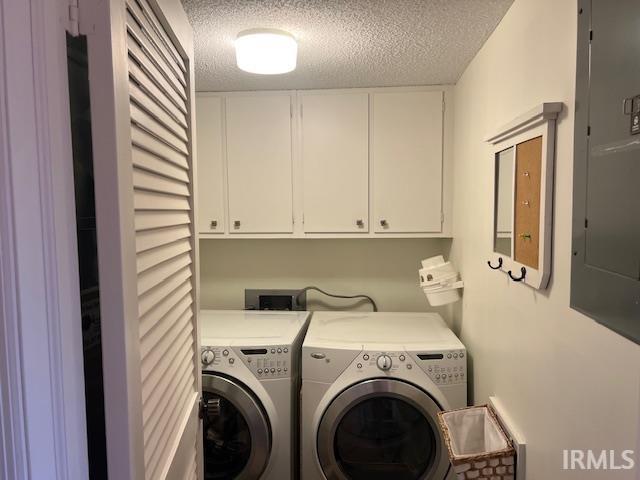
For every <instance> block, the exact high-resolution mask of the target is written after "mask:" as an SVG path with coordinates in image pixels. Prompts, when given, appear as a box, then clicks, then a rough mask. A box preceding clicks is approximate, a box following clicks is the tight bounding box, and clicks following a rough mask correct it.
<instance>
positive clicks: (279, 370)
mask: <svg viewBox="0 0 640 480" xmlns="http://www.w3.org/2000/svg"><path fill="white" fill-rule="evenodd" d="M281 371H282V369H281V368H279V369H278V372H281ZM456 377H457V375H456Z"/></svg>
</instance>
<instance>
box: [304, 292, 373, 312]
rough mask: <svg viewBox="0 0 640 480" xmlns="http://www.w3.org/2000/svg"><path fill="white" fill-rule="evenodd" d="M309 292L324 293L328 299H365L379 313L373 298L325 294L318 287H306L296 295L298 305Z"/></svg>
mask: <svg viewBox="0 0 640 480" xmlns="http://www.w3.org/2000/svg"><path fill="white" fill-rule="evenodd" d="M309 290H315V291H317V292H320V293H322V294H323V295H326V296H327V297H333V298H346V299H354V298H364V299H365V300H368V301H369V303H371V306H372V307H373V311H374V312H377V311H378V306H377V305H376V302H374V301H373V298H371V297H370V296H369V295H334V294H332V293H328V292H325V291H324V290H322V289H320V288H318V287H304V288H303V289H301V290H300V291H299V292H298V294H297V295H296V304H297V305H300V296H301V295H302V294H303V293H304V292H308V291H309Z"/></svg>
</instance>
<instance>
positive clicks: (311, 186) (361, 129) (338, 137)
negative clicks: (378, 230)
mask: <svg viewBox="0 0 640 480" xmlns="http://www.w3.org/2000/svg"><path fill="white" fill-rule="evenodd" d="M299 98H300V102H301V107H302V110H301V148H300V151H301V156H302V177H303V182H302V197H303V210H304V217H303V218H304V231H305V232H308V233H366V232H368V230H369V225H368V224H369V95H368V94H367V93H303V94H301V95H300V97H299Z"/></svg>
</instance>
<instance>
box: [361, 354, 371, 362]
mask: <svg viewBox="0 0 640 480" xmlns="http://www.w3.org/2000/svg"><path fill="white" fill-rule="evenodd" d="M362 359H363V360H365V361H366V360H369V355H367V354H366V353H365V354H364V355H363V356H362Z"/></svg>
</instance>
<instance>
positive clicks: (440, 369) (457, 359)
mask: <svg viewBox="0 0 640 480" xmlns="http://www.w3.org/2000/svg"><path fill="white" fill-rule="evenodd" d="M354 364H355V368H356V369H357V370H358V371H360V372H364V371H369V372H370V371H371V370H372V369H374V370H378V371H380V372H381V373H390V374H393V373H394V372H398V371H401V370H403V369H406V370H411V369H413V368H420V369H422V370H423V371H424V372H425V373H426V374H427V375H428V376H429V377H430V378H431V380H433V382H434V383H435V384H437V385H454V384H458V383H463V382H466V381H467V378H466V377H467V358H466V351H465V350H464V349H461V350H447V351H439V352H411V353H408V352H404V351H401V352H397V351H383V352H376V351H366V350H365V351H363V352H362V353H361V354H360V355H359V356H358V358H357V359H356V360H355V362H354Z"/></svg>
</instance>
